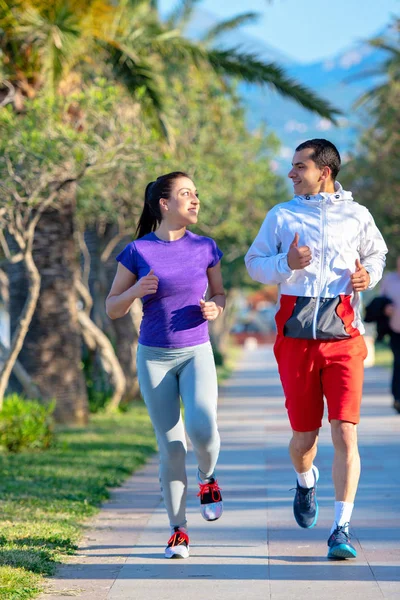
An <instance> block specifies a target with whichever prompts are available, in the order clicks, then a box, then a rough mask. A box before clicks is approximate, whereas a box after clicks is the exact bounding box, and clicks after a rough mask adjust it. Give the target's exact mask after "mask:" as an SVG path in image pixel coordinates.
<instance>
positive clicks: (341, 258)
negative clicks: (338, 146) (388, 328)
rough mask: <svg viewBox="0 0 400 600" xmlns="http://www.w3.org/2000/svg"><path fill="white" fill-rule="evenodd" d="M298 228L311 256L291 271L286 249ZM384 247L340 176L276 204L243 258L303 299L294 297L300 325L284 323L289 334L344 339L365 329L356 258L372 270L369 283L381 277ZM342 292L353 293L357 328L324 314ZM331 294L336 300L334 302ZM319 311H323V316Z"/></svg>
mask: <svg viewBox="0 0 400 600" xmlns="http://www.w3.org/2000/svg"><path fill="white" fill-rule="evenodd" d="M296 233H298V234H299V236H300V237H299V246H309V247H310V249H311V254H312V261H311V264H310V265H309V266H308V267H306V268H304V269H298V270H294V271H293V270H291V269H290V267H289V265H288V262H287V253H288V251H289V248H290V245H291V243H292V242H293V239H294V237H295V234H296ZM386 253H387V247H386V244H385V242H384V240H383V238H382V235H381V233H380V232H379V230H378V228H377V227H376V225H375V222H374V220H373V218H372V215H371V214H370V212H369V211H368V209H367V208H366V207H365V206H362V205H360V204H358V203H357V202H355V201H354V200H353V197H352V194H351V192H346V191H345V190H343V188H342V186H341V185H340V184H339V183H338V182H336V183H335V192H334V193H320V194H317V195H315V196H308V195H306V196H295V197H294V198H293V199H292V200H290V201H289V202H284V203H282V204H278V205H276V206H275V207H274V208H272V209H271V210H270V211H269V212H268V214H267V216H266V218H265V220H264V222H263V224H262V226H261V228H260V231H259V233H258V235H257V237H256V239H255V240H254V242H253V244H252V245H251V247H250V248H249V250H248V252H247V254H246V257H245V263H246V267H247V270H248V272H249V275H250V277H252V279H255V280H256V281H259V282H261V283H265V284H267V283H276V284H279V286H280V293H281V295H288V296H296V297H298V298H302V299H303V300H302V302H300V303H299V302H297V301H296V304H298V305H299V306H298V309H297V313H296V311H294V314H295V317H296V324H295V325H296V326H295V328H294V329H293V328H291V327H289V328H286V329H287V331H286V332H285V335H288V336H289V337H305V338H309V337H312V338H314V339H317V338H322V339H332V338H334V339H335V338H339V339H341V338H342V337H344V338H345V337H352V336H354V335H359V334H360V333H364V328H363V325H362V322H361V317H360V310H359V304H360V299H359V294H358V293H357V292H353V289H352V285H351V280H350V275H351V274H352V273H354V272H355V270H356V265H355V263H356V259H357V258H358V259H360V261H361V264H362V265H363V266H364V267H365V269H366V270H367V271H368V273H369V276H370V284H369V289H371V288H373V287H374V286H375V285H376V284H377V283H378V281H379V280H380V279H381V277H382V272H383V269H384V266H385V254H386ZM343 297H346V298H348V299H349V302H350V304H351V307H352V309H353V311H354V315H353V320H352V328H353V329H355V330H357V333H354V332H353V333H350V329H349V330H348V331H346V327H345V328H344V329H343V327H342V326H343V323H341V327H342V331H341V332H339V330H338V328H337V323H336V325H334V326H333V325H332V323H333V322H332V319H327V318H326V317H327V314H328V313H329V310H333V309H335V312H336V308H337V305H338V303H340V298H342V299H343ZM304 298H310V299H311V298H312V299H314V300H315V302H307V301H305V300H304ZM327 299H338V300H337V301H335V302H333V303H332V302H331V303H330V302H327V301H326V300H327ZM300 304H301V306H300ZM305 305H307V307H308V308H307V309H306V310H305ZM311 305H312V327H311V328H310V322H309V319H310V310H311V309H310V307H311ZM328 305H331V308H330V309H328ZM321 311H322V312H325V317H324V318H322V312H321ZM339 312H340V311H339ZM300 313H301V314H300ZM321 318H322V319H321ZM332 318H336V317H334V315H332ZM327 321H330V324H329V323H328V322H327ZM292 324H293V323H292ZM299 327H300V329H299Z"/></svg>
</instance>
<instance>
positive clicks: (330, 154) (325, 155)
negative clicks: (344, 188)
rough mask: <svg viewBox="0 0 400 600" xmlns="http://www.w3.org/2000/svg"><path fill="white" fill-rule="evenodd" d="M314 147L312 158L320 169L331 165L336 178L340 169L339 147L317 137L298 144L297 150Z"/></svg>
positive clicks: (333, 175) (333, 176)
mask: <svg viewBox="0 0 400 600" xmlns="http://www.w3.org/2000/svg"><path fill="white" fill-rule="evenodd" d="M307 148H312V149H313V150H314V152H313V153H312V154H311V155H310V158H311V160H313V161H314V162H315V164H316V165H317V167H318V168H319V169H322V168H323V167H329V168H330V170H331V171H332V179H336V177H337V174H338V173H339V171H340V163H341V160H340V154H339V151H338V149H337V148H336V146H335V145H334V144H332V142H329V141H328V140H324V139H323V138H321V139H320V138H316V139H314V140H307V141H306V142H303V143H302V144H300V146H297V148H296V152H300V151H301V150H306V149H307Z"/></svg>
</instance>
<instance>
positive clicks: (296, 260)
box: [287, 233, 312, 271]
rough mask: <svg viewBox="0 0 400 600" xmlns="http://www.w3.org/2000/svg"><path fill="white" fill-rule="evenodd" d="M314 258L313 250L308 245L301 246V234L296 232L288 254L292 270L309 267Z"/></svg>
mask: <svg viewBox="0 0 400 600" xmlns="http://www.w3.org/2000/svg"><path fill="white" fill-rule="evenodd" d="M311 259H312V256H311V250H310V248H309V247H308V246H300V248H299V234H298V233H295V235H294V239H293V242H292V243H291V244H290V248H289V252H288V254H287V262H288V265H289V267H290V268H291V269H292V271H294V270H296V269H304V268H305V267H308V265H309V264H310V262H311Z"/></svg>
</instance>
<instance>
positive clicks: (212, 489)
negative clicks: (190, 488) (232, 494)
mask: <svg viewBox="0 0 400 600" xmlns="http://www.w3.org/2000/svg"><path fill="white" fill-rule="evenodd" d="M199 488H200V491H199V493H198V494H197V496H200V497H201V499H203V496H204V495H205V494H211V498H212V499H213V502H219V501H220V500H221V494H220V491H221V488H220V487H219V485H218V481H217V480H215V481H214V483H207V482H206V483H199Z"/></svg>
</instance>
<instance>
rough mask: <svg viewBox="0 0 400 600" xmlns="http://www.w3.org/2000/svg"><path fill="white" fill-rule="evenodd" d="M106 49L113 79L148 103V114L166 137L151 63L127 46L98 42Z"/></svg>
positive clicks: (161, 107)
mask: <svg viewBox="0 0 400 600" xmlns="http://www.w3.org/2000/svg"><path fill="white" fill-rule="evenodd" d="M99 43H100V45H101V46H102V47H103V48H104V49H105V50H106V52H107V55H108V60H109V64H110V66H111V68H112V71H113V74H114V77H115V79H116V80H117V81H118V82H119V83H121V84H122V85H123V86H124V87H125V88H126V89H127V91H128V92H129V93H130V94H131V95H138V94H139V96H140V99H141V103H142V104H146V101H147V102H148V104H149V105H150V111H149V112H150V114H151V116H152V117H153V118H154V119H155V121H156V123H157V125H158V129H159V131H160V133H161V134H162V136H163V137H165V138H168V137H169V136H168V126H167V124H166V119H165V110H164V102H163V99H162V98H163V97H162V93H161V86H160V81H159V78H158V77H157V74H156V72H155V70H154V68H153V66H152V65H150V64H149V63H147V62H146V61H145V60H144V59H143V58H140V57H138V56H137V55H135V53H134V52H132V51H130V49H128V48H124V47H121V46H118V45H117V44H115V43H109V44H106V43H105V42H104V41H103V42H99Z"/></svg>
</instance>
